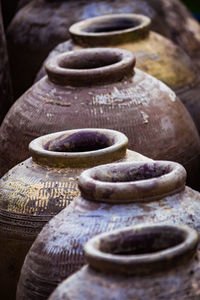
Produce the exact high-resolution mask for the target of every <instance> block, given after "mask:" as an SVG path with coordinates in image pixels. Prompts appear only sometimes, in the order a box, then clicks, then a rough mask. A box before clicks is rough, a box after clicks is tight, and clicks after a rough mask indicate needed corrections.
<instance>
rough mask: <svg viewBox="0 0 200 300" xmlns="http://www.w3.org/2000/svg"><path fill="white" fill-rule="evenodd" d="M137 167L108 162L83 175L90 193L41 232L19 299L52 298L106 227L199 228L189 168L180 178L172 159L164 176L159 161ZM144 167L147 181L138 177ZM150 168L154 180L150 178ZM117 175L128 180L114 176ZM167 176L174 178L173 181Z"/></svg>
mask: <svg viewBox="0 0 200 300" xmlns="http://www.w3.org/2000/svg"><path fill="white" fill-rule="evenodd" d="M120 165H121V166H122V164H120ZM135 166H136V164H135V165H134V166H133V164H130V163H129V165H127V164H126V168H124V165H123V166H122V167H123V168H124V169H123V170H124V171H123V172H125V173H123V172H122V170H119V165H117V164H116V165H115V166H113V165H112V166H111V165H107V166H104V171H102V170H103V169H101V170H100V167H99V168H97V167H96V168H94V169H91V170H92V175H91V177H90V175H89V173H88V172H90V171H91V170H88V171H87V173H86V172H85V175H84V176H83V174H84V173H83V174H82V175H81V176H80V178H79V180H80V184H81V186H80V188H81V191H82V192H83V193H84V195H86V196H85V197H81V196H80V197H78V198H77V199H75V201H73V202H72V203H71V204H70V205H69V206H68V207H67V208H65V209H64V210H62V211H61V212H60V213H59V214H58V215H57V216H55V217H54V218H53V219H52V220H51V221H50V222H49V223H48V224H47V225H46V226H45V227H44V228H43V230H42V231H41V233H40V234H39V235H38V237H37V239H36V241H35V242H34V244H33V246H32V247H31V249H30V251H29V253H28V254H27V257H26V260H25V262H24V265H23V268H22V271H21V276H20V280H19V284H18V293H17V299H18V300H23V299H37V300H38V299H47V298H48V296H49V295H50V293H51V292H52V291H53V290H54V289H55V287H56V286H57V285H58V283H60V282H61V281H62V280H64V279H65V278H67V277H68V276H69V275H71V274H72V273H73V272H75V271H76V270H78V269H79V268H80V267H81V266H82V265H84V264H85V262H86V260H85V258H84V255H83V246H84V244H85V243H86V241H88V240H89V239H90V238H92V237H93V236H95V235H97V234H99V233H101V232H106V231H111V230H114V229H118V228H123V227H126V226H131V225H137V224H141V223H148V224H149V223H150V224H155V223H163V224H166V223H168V224H187V225H189V226H191V227H193V228H196V229H197V231H198V232H200V221H199V220H200V217H199V216H200V206H199V201H200V194H199V193H198V192H195V191H194V190H192V189H190V188H188V187H185V188H184V181H185V173H184V169H183V168H182V167H181V166H179V167H178V170H176V171H175V173H174V174H175V177H174V176H169V177H168V175H167V174H170V172H171V171H170V170H171V167H170V166H171V164H170V163H169V162H167V163H165V164H164V168H163V169H162V174H163V175H162V176H160V177H159V176H158V177H156V176H154V174H156V172H155V171H156V169H157V167H158V162H155V163H148V164H145V165H144V164H143V165H142V164H140V163H137V167H135ZM150 166H151V167H150ZM109 168H112V171H111V172H109ZM120 168H121V167H120ZM94 170H95V173H94ZM143 171H145V172H144V176H143V178H142V179H143V180H135V178H136V174H138V173H142V172H143ZM160 171H161V170H160ZM148 173H149V174H152V180H151V179H150V178H149V179H148V180H145V177H146V176H147V174H148ZM95 174H99V175H98V177H97V176H96V175H95ZM105 174H107V175H105ZM127 174H129V176H131V174H132V179H133V180H132V181H131V180H130V178H129V180H127V179H125V178H127V177H126V176H127ZM118 175H119V176H121V177H122V178H123V179H121V180H119V177H118V180H115V179H116V177H117V176H118ZM106 176H107V177H106ZM167 177H168V178H171V179H170V180H169V181H168V183H167V181H166V178H167ZM91 178H92V181H90V179H91ZM106 178H107V179H106ZM163 184H164V185H163ZM104 187H105V190H104ZM163 187H164V189H163ZM103 190H104V192H103ZM167 190H168V191H167ZM159 191H162V196H161V195H160V198H159V195H158V194H159ZM173 193H174V194H173ZM141 194H142V197H140V196H141ZM169 194H170V195H169ZM154 195H157V197H154ZM123 196H124V197H123ZM99 197H103V199H104V200H101V199H100V198H99ZM131 197H132V200H131ZM88 198H89V199H92V201H91V200H87V199H88ZM156 199H157V200H156ZM131 201H132V203H131ZM125 202H126V203H125ZM36 274H37V275H36Z"/></svg>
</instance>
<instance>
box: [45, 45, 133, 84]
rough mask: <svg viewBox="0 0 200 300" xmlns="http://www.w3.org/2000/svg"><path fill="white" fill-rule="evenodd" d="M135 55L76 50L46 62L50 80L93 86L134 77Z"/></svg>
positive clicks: (99, 50)
mask: <svg viewBox="0 0 200 300" xmlns="http://www.w3.org/2000/svg"><path fill="white" fill-rule="evenodd" d="M135 62H136V60H135V57H134V55H133V54H132V53H131V52H130V51H127V50H122V49H118V48H89V49H81V50H74V51H70V52H66V53H63V54H59V55H56V56H55V57H52V58H50V59H49V60H47V62H46V64H45V69H46V72H47V75H48V79H49V80H50V81H51V82H53V83H55V84H58V85H67V86H91V85H103V84H109V83H114V82H119V81H121V80H124V79H128V78H130V77H132V76H133V74H134V66H135Z"/></svg>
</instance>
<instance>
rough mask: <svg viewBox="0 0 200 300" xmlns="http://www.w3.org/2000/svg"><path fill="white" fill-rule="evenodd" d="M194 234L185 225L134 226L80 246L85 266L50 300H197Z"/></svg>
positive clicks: (198, 259)
mask: <svg viewBox="0 0 200 300" xmlns="http://www.w3.org/2000/svg"><path fill="white" fill-rule="evenodd" d="M197 243H198V234H197V232H196V231H195V230H192V229H191V228H189V227H186V226H170V225H157V226H155V225H154V226H144V225H143V226H135V227H130V228H129V229H128V228H127V229H122V230H117V231H113V232H111V233H108V234H105V233H104V234H101V235H99V236H97V237H95V238H93V239H91V240H90V241H89V242H88V243H87V244H86V246H85V252H86V257H87V259H88V262H89V265H88V266H85V267H83V268H82V269H81V270H80V271H79V272H77V273H76V274H75V275H73V276H71V277H70V278H69V279H67V280H65V281H64V282H63V283H62V284H60V286H59V287H58V288H57V289H56V290H55V292H54V293H53V294H52V296H51V297H50V298H49V300H61V299H62V300H88V299H91V300H92V299H97V300H104V299H108V300H113V299H116V300H133V299H134V300H149V299H154V300H161V299H162V300H168V299H170V300H180V299H181V300H184V299H185V300H194V299H199V298H200V290H199V281H200V255H199V253H197V251H196V248H197Z"/></svg>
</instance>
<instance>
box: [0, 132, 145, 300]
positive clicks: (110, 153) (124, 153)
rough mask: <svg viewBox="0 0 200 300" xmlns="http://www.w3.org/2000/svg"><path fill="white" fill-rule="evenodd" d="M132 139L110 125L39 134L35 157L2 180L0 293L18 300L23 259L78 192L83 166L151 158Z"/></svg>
mask: <svg viewBox="0 0 200 300" xmlns="http://www.w3.org/2000/svg"><path fill="white" fill-rule="evenodd" d="M127 144H128V139H127V138H126V136H125V135H124V134H122V133H120V132H117V131H113V130H106V129H81V130H71V131H64V132H58V133H54V134H49V135H47V136H43V137H40V138H38V139H36V140H34V141H33V142H32V143H31V144H30V147H29V148H30V153H31V155H32V157H31V158H29V159H27V160H26V161H24V162H22V163H21V164H19V165H17V166H16V167H14V168H13V169H11V170H10V171H9V172H8V173H7V174H6V175H5V176H4V177H2V179H1V180H0V199H1V200H0V260H1V267H0V280H1V287H0V295H1V298H2V299H15V292H16V287H17V281H18V277H19V274H20V269H21V267H22V264H23V260H24V258H25V256H26V253H27V252H28V249H29V248H30V246H31V244H32V242H33V241H34V239H35V238H36V236H37V234H38V233H39V232H40V230H41V229H42V227H43V226H44V224H45V223H46V222H47V221H48V220H50V219H51V218H52V217H53V216H54V215H56V214H57V213H58V212H60V211H61V210H62V209H63V208H64V207H66V206H67V205H69V203H70V202H71V201H72V200H73V199H74V198H76V196H77V195H79V189H78V185H77V178H78V176H79V174H80V172H82V171H83V170H84V169H85V168H88V167H91V166H95V165H99V164H103V163H108V162H113V161H130V162H131V161H138V160H148V159H147V158H146V157H144V156H142V155H140V154H139V153H136V152H134V151H130V150H127Z"/></svg>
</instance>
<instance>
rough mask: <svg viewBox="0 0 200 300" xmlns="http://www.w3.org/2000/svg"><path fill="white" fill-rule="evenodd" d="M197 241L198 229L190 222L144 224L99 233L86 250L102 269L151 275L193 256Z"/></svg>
mask: <svg viewBox="0 0 200 300" xmlns="http://www.w3.org/2000/svg"><path fill="white" fill-rule="evenodd" d="M197 245H198V233H197V232H196V230H194V229H192V228H190V227H188V226H176V225H161V224H158V225H150V224H146V225H144V224H143V225H139V226H135V227H129V228H124V229H119V230H116V231H113V232H109V233H103V234H101V235H99V236H96V237H94V238H92V239H91V240H90V241H88V242H87V243H86V245H85V253H86V257H87V259H88V262H89V264H90V265H91V266H92V267H94V268H97V269H100V270H102V271H106V272H108V273H109V272H113V271H116V272H119V273H126V274H148V275H149V271H151V272H156V271H161V272H162V271H163V270H165V269H170V268H174V267H176V266H178V265H182V264H183V261H185V262H186V261H188V260H190V259H192V258H193V256H194V254H195V252H196V249H197Z"/></svg>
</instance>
